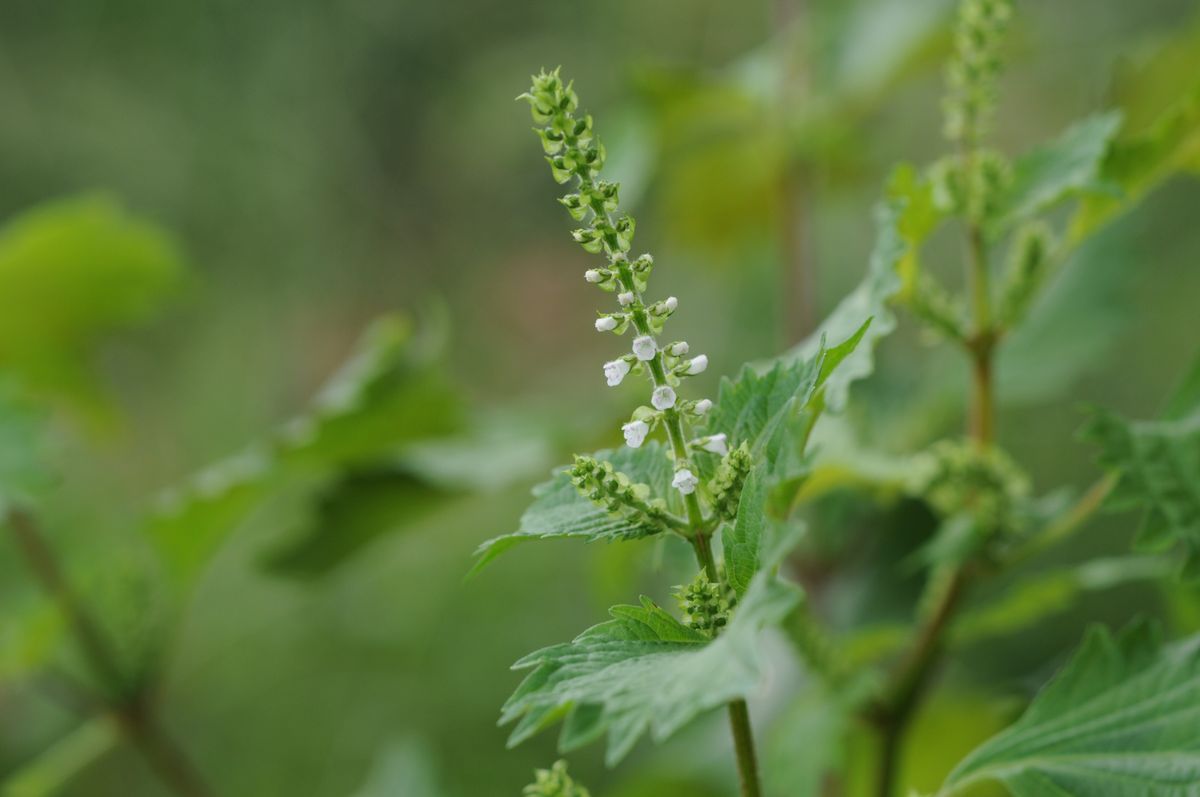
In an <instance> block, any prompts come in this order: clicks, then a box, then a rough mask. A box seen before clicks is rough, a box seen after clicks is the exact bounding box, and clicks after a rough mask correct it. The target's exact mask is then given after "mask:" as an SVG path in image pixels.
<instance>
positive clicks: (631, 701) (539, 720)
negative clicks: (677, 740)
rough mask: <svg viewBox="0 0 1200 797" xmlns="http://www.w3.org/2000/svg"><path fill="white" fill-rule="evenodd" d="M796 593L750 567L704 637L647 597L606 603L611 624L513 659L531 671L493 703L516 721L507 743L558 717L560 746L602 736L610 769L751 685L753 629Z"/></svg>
mask: <svg viewBox="0 0 1200 797" xmlns="http://www.w3.org/2000/svg"><path fill="white" fill-rule="evenodd" d="M799 596H800V593H799V591H798V590H797V589H796V588H795V587H792V586H790V585H788V584H785V583H784V582H782V581H780V580H778V579H777V578H775V577H774V576H771V575H769V574H767V573H765V572H762V573H759V574H758V575H757V576H755V579H754V581H753V583H752V584H751V586H750V589H749V590H747V592H746V596H745V598H744V599H743V600H742V601H741V602H740V603H739V604H738V607H737V609H736V610H735V611H734V613H733V618H732V619H731V621H730V623H729V625H728V626H727V627H726V629H725V630H724V631H723V632H722V633H721V635H720V636H718V637H717V638H716V639H712V640H710V639H709V638H708V637H707V636H705V635H704V634H702V633H700V632H699V631H696V630H694V629H692V628H689V627H688V626H686V625H683V624H682V623H680V622H679V621H678V620H676V619H675V618H674V617H673V616H671V615H670V614H668V613H667V612H665V611H663V610H662V609H661V608H659V607H658V606H656V605H655V604H654V603H653V602H652V601H650V600H649V599H648V598H643V599H642V604H641V605H640V606H616V607H613V608H612V609H611V610H610V614H611V615H612V617H613V619H612V620H609V621H608V622H606V623H601V624H600V625H596V626H593V627H592V628H589V629H588V630H587V631H584V632H583V633H582V634H580V635H579V636H578V637H576V638H575V640H574V641H572V642H569V643H567V644H563V645H555V646H553V647H549V648H544V649H542V650H539V651H536V652H534V653H531V654H530V655H528V656H526V657H525V658H523V659H521V660H520V661H518V662H517V663H516V664H514V665H513V668H514V669H532V672H531V673H530V674H529V675H527V676H526V678H525V680H524V681H522V683H521V685H520V686H519V687H518V688H517V691H516V692H514V693H513V695H512V697H510V698H509V699H508V701H507V702H506V703H505V705H504V708H503V714H502V717H501V722H502V723H508V722H513V721H517V725H516V727H515V728H514V729H513V732H512V735H511V736H510V737H509V745H510V746H513V745H517V744H520V743H521V742H523V741H525V740H526V739H528V738H530V737H531V736H533V735H534V734H536V733H537V732H539V731H541V730H543V729H545V728H546V727H548V726H549V725H552V724H553V723H555V722H557V721H558V720H560V719H561V720H564V725H563V730H562V735H561V736H560V737H559V748H560V750H562V751H563V752H567V751H570V750H573V749H575V748H577V747H580V746H582V745H584V744H587V743H589V742H592V741H595V740H596V739H597V738H599V737H600V736H601V735H603V734H604V733H605V732H607V734H608V751H607V754H606V756H605V760H606V761H607V762H608V764H609V765H610V766H612V765H615V764H616V763H617V762H619V761H620V760H621V759H622V758H624V757H625V755H626V754H627V753H628V752H629V751H630V749H632V747H633V745H634V743H635V742H636V741H637V740H638V737H640V736H641V735H642V734H643V733H645V732H646V731H649V732H650V734H651V736H652V737H653V738H654V740H655V741H659V742H661V741H663V740H665V739H666V738H667V737H669V736H670V735H671V734H673V733H674V732H675V731H677V730H679V728H681V727H682V726H683V725H684V724H686V723H687V722H688V721H689V720H691V719H692V718H693V717H695V716H696V715H697V714H699V713H701V712H703V711H706V710H709V709H713V708H716V707H718V706H720V705H722V704H724V703H728V702H729V701H731V700H735V699H737V698H742V697H745V696H746V695H747V694H749V693H750V692H751V691H753V690H754V688H755V687H756V686H757V685H758V682H759V679H760V677H761V672H762V662H761V660H760V657H759V654H758V644H757V643H758V639H757V638H758V635H759V632H760V631H762V629H763V628H765V627H767V626H769V625H772V624H774V623H777V622H779V621H780V620H781V619H782V618H783V617H784V616H786V615H787V613H788V612H789V611H791V609H792V608H793V607H794V606H795V605H796V602H797V601H798V600H799Z"/></svg>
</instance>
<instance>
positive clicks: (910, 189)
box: [781, 166, 939, 412]
mask: <svg viewBox="0 0 1200 797" xmlns="http://www.w3.org/2000/svg"><path fill="white" fill-rule="evenodd" d="M926 192H927V186H924V185H923V184H921V183H919V181H917V180H916V179H915V176H914V174H913V171H912V168H911V167H908V166H900V167H898V168H897V169H896V170H895V171H894V172H893V173H892V177H891V180H890V181H889V185H888V194H887V198H886V199H885V200H884V201H883V202H882V203H881V204H880V205H879V206H878V207H877V208H876V211H875V220H876V230H877V237H876V241H875V249H874V251H873V252H872V253H871V259H870V263H869V264H868V266H867V275H866V277H864V278H863V281H862V282H860V283H859V285H858V287H856V288H855V289H854V290H853V291H852V292H851V293H850V294H849V295H847V296H846V297H845V298H844V299H842V301H841V302H840V303H839V304H838V306H837V307H836V308H834V310H833V312H832V313H830V315H829V317H828V318H826V319H825V321H824V322H822V324H821V326H820V327H818V328H817V330H816V332H814V333H813V334H812V335H811V336H810V337H809V338H808V339H807V340H805V341H803V342H802V343H800V344H799V345H797V346H796V347H795V348H793V349H792V350H791V351H790V352H788V353H787V354H785V355H784V356H783V357H782V358H781V359H782V361H783V362H785V363H804V362H806V361H811V360H813V359H815V358H817V357H819V356H820V354H821V351H822V349H824V346H825V340H827V339H828V340H849V339H852V338H858V340H856V341H855V345H854V346H853V348H852V349H851V350H850V351H847V352H846V353H845V354H844V355H843V357H842V358H841V360H840V366H839V367H838V368H837V370H836V371H833V372H832V373H830V374H828V375H827V380H826V382H825V392H824V399H825V404H826V406H828V407H829V409H831V410H833V411H835V412H837V411H840V410H841V409H842V408H844V407H845V405H846V401H847V398H848V396H849V391H850V385H851V384H853V383H854V382H857V381H858V380H859V379H863V378H865V377H867V376H868V375H870V373H871V372H872V371H873V370H874V369H875V361H874V356H875V354H874V352H875V346H876V344H878V343H879V341H880V340H882V339H883V338H885V337H887V336H888V335H890V334H891V333H892V331H893V330H894V329H895V328H896V316H895V313H893V312H892V310H891V307H890V304H891V302H892V300H893V299H895V298H896V297H897V296H898V295H899V294H900V293H901V291H902V289H903V288H904V287H905V280H904V279H902V275H901V270H902V268H904V269H908V270H911V269H912V268H915V260H913V259H911V258H915V254H916V249H917V246H918V245H919V243H920V241H921V240H923V239H924V238H925V237H926V236H928V235H929V233H930V232H931V231H932V229H933V228H934V227H935V226H936V223H937V221H938V218H939V217H938V216H937V215H936V212H935V211H934V210H933V209H932V205H931V204H929V203H928V202H926V201H925V200H926V198H927V193H926ZM906 264H907V265H906ZM864 319H871V323H870V328H869V329H865V328H864V327H863V320H864Z"/></svg>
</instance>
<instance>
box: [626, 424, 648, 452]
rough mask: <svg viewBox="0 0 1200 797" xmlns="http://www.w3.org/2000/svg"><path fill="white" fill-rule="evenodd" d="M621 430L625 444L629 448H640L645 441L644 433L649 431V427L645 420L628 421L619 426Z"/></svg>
mask: <svg viewBox="0 0 1200 797" xmlns="http://www.w3.org/2000/svg"><path fill="white" fill-rule="evenodd" d="M621 431H622V432H623V433H624V434H625V444H626V445H628V446H629V447H630V448H640V447H641V445H642V443H644V442H645V441H646V435H647V434H649V433H650V427H649V426H647V425H646V423H645V421H630V422H629V423H627V424H625V425H624V426H622V427H621Z"/></svg>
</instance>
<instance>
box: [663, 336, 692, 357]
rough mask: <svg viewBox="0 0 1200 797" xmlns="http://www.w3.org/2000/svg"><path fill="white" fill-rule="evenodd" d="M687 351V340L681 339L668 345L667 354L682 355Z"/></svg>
mask: <svg viewBox="0 0 1200 797" xmlns="http://www.w3.org/2000/svg"><path fill="white" fill-rule="evenodd" d="M687 353H688V345H687V341H686V340H681V341H678V342H676V343H672V344H671V345H670V346H668V347H667V354H670V355H671V356H672V357H682V356H683V355H685V354H687Z"/></svg>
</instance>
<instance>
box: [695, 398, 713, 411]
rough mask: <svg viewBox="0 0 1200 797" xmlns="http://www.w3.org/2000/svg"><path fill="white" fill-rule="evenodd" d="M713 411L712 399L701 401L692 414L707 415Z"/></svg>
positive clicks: (697, 403)
mask: <svg viewBox="0 0 1200 797" xmlns="http://www.w3.org/2000/svg"><path fill="white" fill-rule="evenodd" d="M711 409H712V399H700V400H699V401H697V402H696V406H695V407H693V408H692V412H694V413H696V414H697V415H707V414H708V411H709V410H711Z"/></svg>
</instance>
